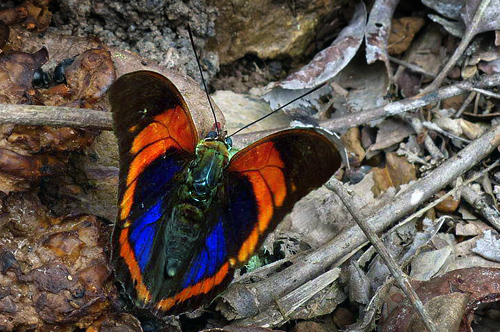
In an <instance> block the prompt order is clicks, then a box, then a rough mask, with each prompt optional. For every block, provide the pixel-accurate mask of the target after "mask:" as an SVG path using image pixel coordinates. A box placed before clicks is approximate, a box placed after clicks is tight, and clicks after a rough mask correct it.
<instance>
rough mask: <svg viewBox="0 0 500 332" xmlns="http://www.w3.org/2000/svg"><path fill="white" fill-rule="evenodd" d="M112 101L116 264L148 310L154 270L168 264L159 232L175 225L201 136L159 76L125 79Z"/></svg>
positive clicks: (176, 95) (170, 86) (129, 289)
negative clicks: (178, 196)
mask: <svg viewBox="0 0 500 332" xmlns="http://www.w3.org/2000/svg"><path fill="white" fill-rule="evenodd" d="M109 100H110V104H111V107H112V111H113V120H114V130H115V133H116V135H117V137H118V141H119V153H120V184H119V194H118V195H119V196H118V206H119V211H118V217H117V223H116V226H115V229H114V231H113V241H114V251H113V263H114V265H115V270H116V275H117V278H118V279H119V280H120V281H121V282H122V283H123V285H124V288H125V290H126V292H127V293H128V294H129V295H130V296H131V297H132V298H134V299H136V302H137V304H139V305H140V306H145V307H148V306H150V305H151V302H153V301H154V298H155V297H156V294H157V293H158V291H157V288H156V286H155V285H154V284H155V283H156V282H157V281H158V280H159V278H158V275H157V274H155V273H154V272H157V270H158V269H160V268H161V267H162V266H163V265H164V262H162V257H163V256H164V254H163V253H162V252H161V250H158V249H157V250H158V252H155V251H154V250H155V248H158V247H159V246H161V243H160V241H159V240H158V239H159V238H160V237H161V234H160V235H159V234H158V233H159V232H161V229H162V226H163V224H165V223H169V222H172V221H171V220H169V218H168V217H169V210H170V209H171V208H172V202H171V198H172V196H173V195H174V194H175V192H176V190H177V187H178V186H179V183H180V181H182V178H181V175H182V172H183V171H184V169H185V167H186V165H187V163H188V162H189V161H190V160H191V158H192V155H193V153H194V149H195V146H196V143H197V135H196V130H195V127H194V124H193V121H192V119H191V117H190V115H189V112H188V110H187V107H186V104H185V102H184V100H183V99H182V96H181V95H180V93H179V91H178V90H177V89H176V88H175V86H174V85H173V84H172V83H171V82H170V81H168V80H167V79H166V78H165V77H164V76H162V75H159V74H157V73H154V72H146V71H142V72H134V73H131V74H127V75H124V76H122V77H121V78H120V79H118V80H117V81H116V82H115V83H114V84H113V85H112V87H111V89H110V91H109ZM153 261H154V264H152V263H151V262H153ZM160 281H161V280H160Z"/></svg>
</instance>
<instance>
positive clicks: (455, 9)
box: [422, 0, 465, 20]
mask: <svg viewBox="0 0 500 332" xmlns="http://www.w3.org/2000/svg"><path fill="white" fill-rule="evenodd" d="M422 3H423V4H424V5H426V6H427V7H429V8H431V9H434V10H435V11H436V12H438V13H439V14H441V15H443V16H446V17H448V18H451V19H455V20H456V19H458V18H459V15H460V10H461V9H462V7H463V5H464V3H465V0H422Z"/></svg>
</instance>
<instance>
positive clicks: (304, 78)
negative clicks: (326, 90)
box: [280, 2, 366, 90]
mask: <svg viewBox="0 0 500 332" xmlns="http://www.w3.org/2000/svg"><path fill="white" fill-rule="evenodd" d="M365 24H366V8H365V5H364V4H363V3H362V2H360V4H359V5H358V6H357V7H356V12H355V13H354V16H353V18H352V19H351V22H350V23H349V25H348V26H346V27H345V28H344V29H342V31H341V32H340V34H339V36H338V37H337V38H336V39H335V40H334V42H333V43H332V45H331V46H330V47H328V48H326V49H324V50H323V51H321V52H320V53H318V54H317V55H316V56H315V57H314V58H313V59H312V61H311V62H310V63H309V64H307V65H306V66H304V67H303V68H302V69H301V70H299V71H297V72H295V73H293V74H291V75H290V76H288V77H287V78H286V79H285V80H284V81H283V82H281V83H280V86H281V87H282V88H284V89H290V90H297V89H305V88H313V87H315V86H318V85H319V84H321V83H323V82H325V81H327V80H329V79H331V78H332V77H335V75H337V74H338V72H339V71H341V70H342V68H344V67H345V66H346V65H347V64H348V63H349V61H351V59H352V58H353V57H354V55H355V54H356V52H357V51H358V49H359V46H360V45H361V42H362V41H363V36H364V29H365Z"/></svg>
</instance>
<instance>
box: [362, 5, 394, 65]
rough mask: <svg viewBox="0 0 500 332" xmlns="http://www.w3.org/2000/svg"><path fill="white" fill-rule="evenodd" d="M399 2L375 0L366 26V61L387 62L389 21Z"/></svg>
mask: <svg viewBox="0 0 500 332" xmlns="http://www.w3.org/2000/svg"><path fill="white" fill-rule="evenodd" d="M398 3H399V0H377V1H375V4H374V5H373V8H372V11H371V12H370V18H369V20H368V23H367V24H366V34H365V35H366V36H365V38H366V61H367V62H368V63H373V62H375V61H377V60H381V61H384V62H387V61H388V60H387V41H388V40H389V33H390V31H391V20H392V14H393V13H394V9H396V6H397V4H398Z"/></svg>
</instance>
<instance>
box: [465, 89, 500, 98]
mask: <svg viewBox="0 0 500 332" xmlns="http://www.w3.org/2000/svg"><path fill="white" fill-rule="evenodd" d="M469 91H474V92H477V93H480V94H482V95H485V96H488V97H491V98H495V99H500V94H498V93H494V92H491V91H488V90H484V89H478V88H470V89H469Z"/></svg>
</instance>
